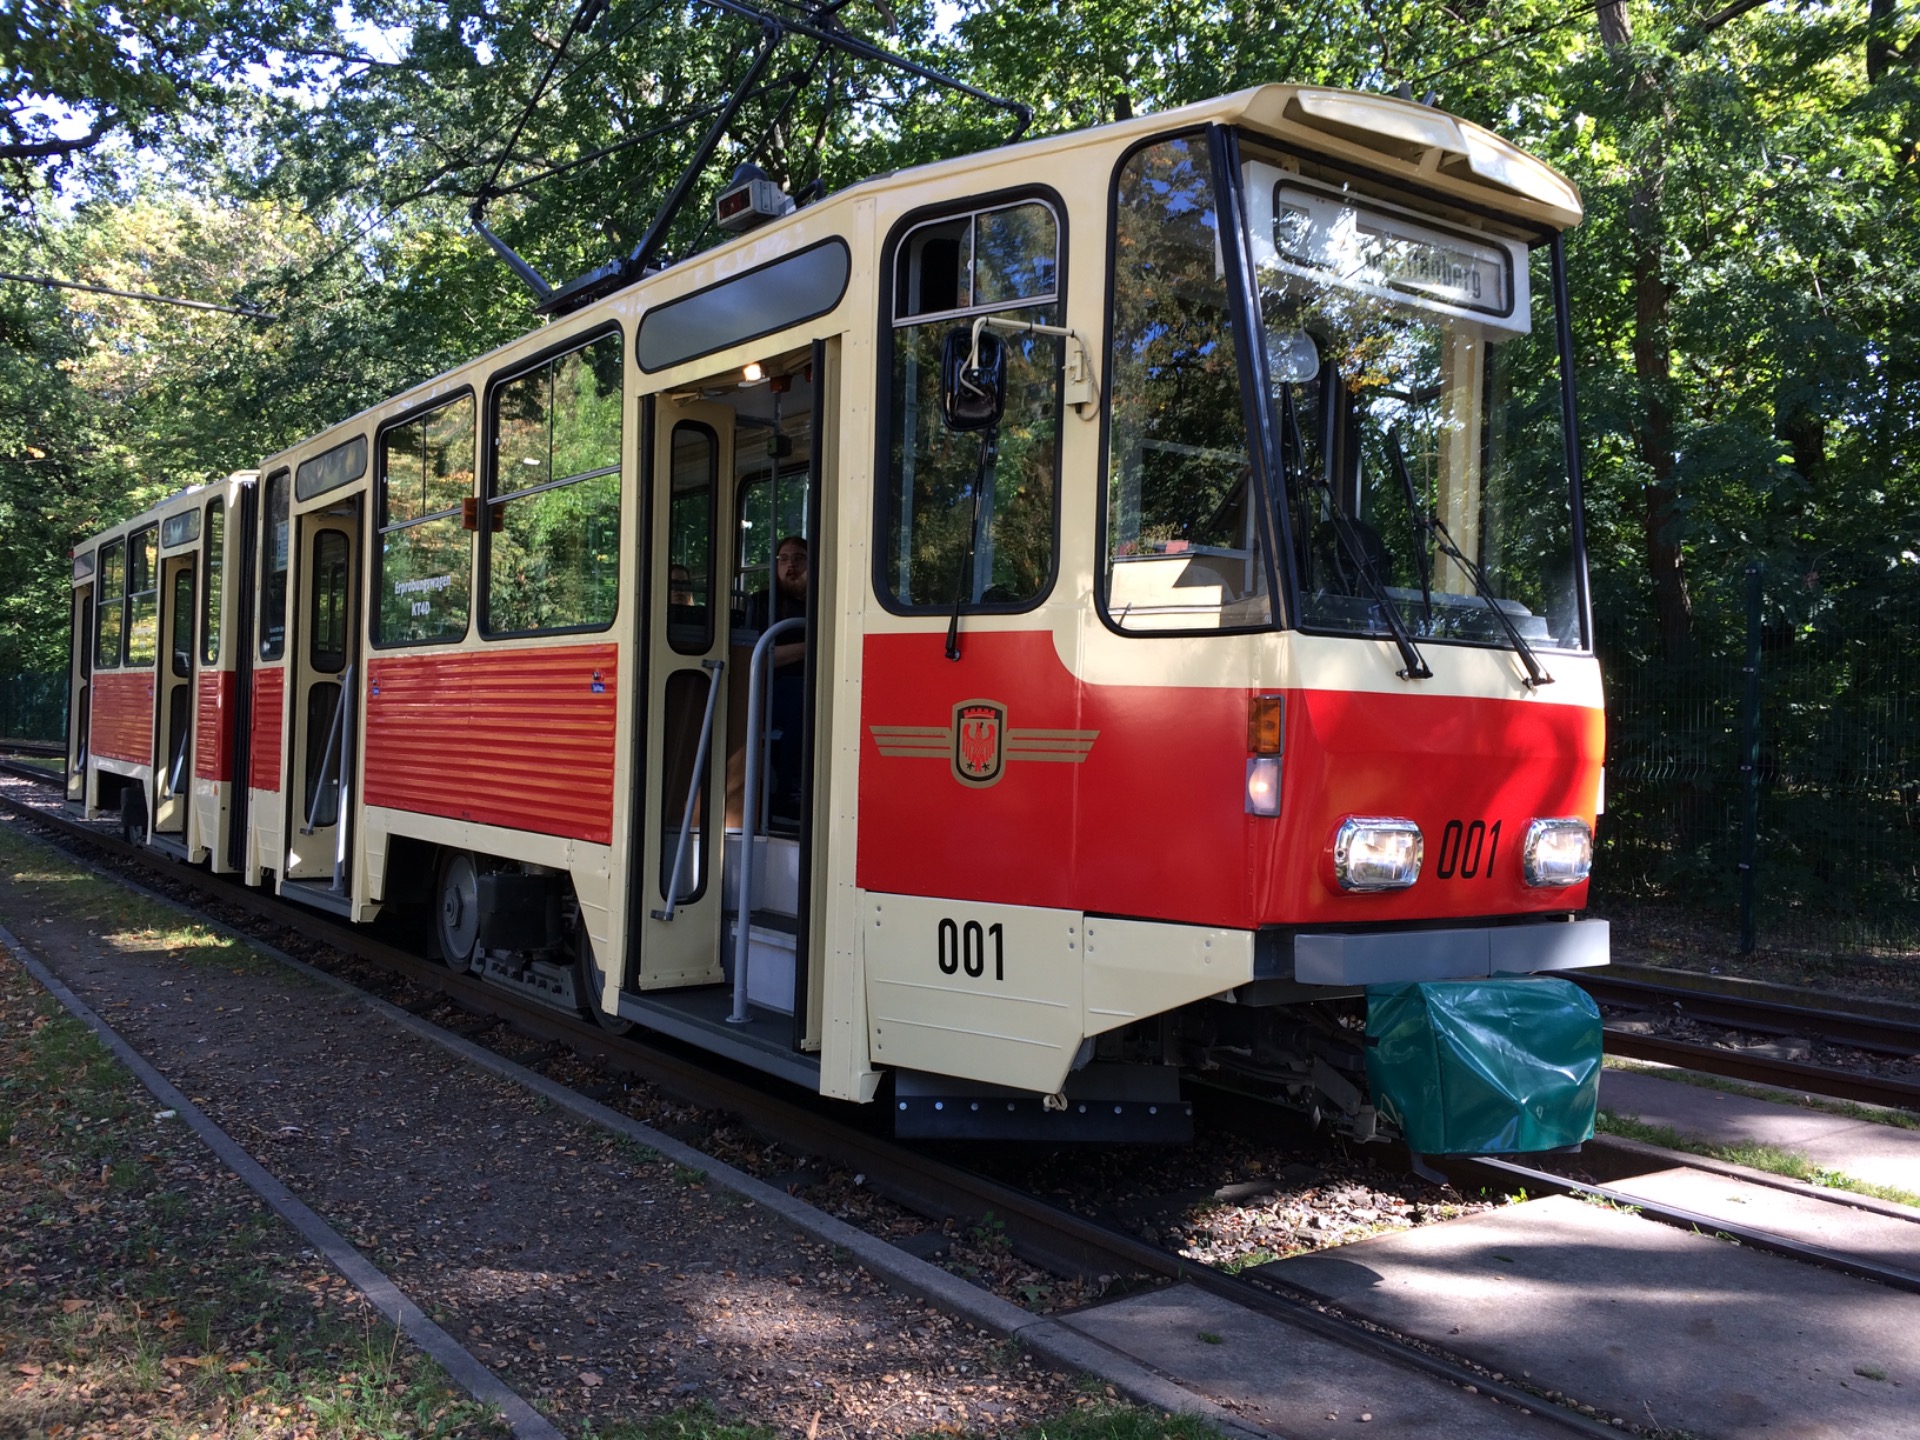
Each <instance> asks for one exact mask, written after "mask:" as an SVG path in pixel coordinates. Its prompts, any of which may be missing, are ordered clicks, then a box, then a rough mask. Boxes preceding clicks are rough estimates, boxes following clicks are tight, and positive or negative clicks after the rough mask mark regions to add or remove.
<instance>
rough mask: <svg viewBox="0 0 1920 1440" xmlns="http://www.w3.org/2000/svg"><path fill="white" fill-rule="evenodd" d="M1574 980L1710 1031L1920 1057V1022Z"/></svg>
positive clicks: (1635, 983)
mask: <svg viewBox="0 0 1920 1440" xmlns="http://www.w3.org/2000/svg"><path fill="white" fill-rule="evenodd" d="M1570 978H1572V979H1573V980H1574V981H1575V982H1576V983H1577V984H1579V985H1580V986H1581V987H1582V988H1583V989H1585V990H1586V991H1587V993H1588V994H1590V995H1592V996H1593V998H1594V999H1596V1000H1598V1001H1600V1002H1601V1003H1602V1004H1605V1005H1639V1006H1646V1007H1649V1008H1657V1009H1666V1008H1668V1007H1677V1008H1678V1010H1679V1012H1680V1013H1681V1014H1683V1015H1685V1016H1686V1017H1687V1018H1688V1019H1690V1020H1698V1021H1700V1022H1701V1023H1702V1024H1706V1025H1725V1026H1728V1027H1730V1028H1733V1029H1740V1030H1753V1031H1758V1032H1761V1033H1764V1034H1768V1035H1792V1036H1806V1037H1808V1038H1810V1039H1811V1038H1818V1039H1822V1040H1828V1041H1831V1042H1833V1043H1834V1044H1836V1045H1851V1046H1854V1047H1856V1048H1858V1049H1862V1050H1877V1051H1881V1052H1883V1053H1885V1054H1888V1055H1920V1021H1912V1020H1898V1019H1894V1018H1892V1017H1889V1016H1880V1015H1866V1014H1861V1013H1858V1012H1856V1011H1850V1010H1844V1009H1842V1010H1824V1009H1813V1008H1810V1007H1808V1006H1805V1005H1797V1004H1794V1003H1792V1002H1790V1001H1785V1000H1776V999H1767V998H1763V997H1758V996H1754V997H1749V996H1744V995H1726V994H1721V993H1711V992H1702V991H1699V990H1689V989H1685V988H1682V987H1680V986H1677V985H1660V984H1656V983H1653V982H1649V981H1645V980H1627V979H1622V978H1621V977H1619V976H1614V975H1583V974H1578V973H1574V974H1572V975H1571V977H1570ZM1841 1003H1843V1004H1844V1003H1845V1002H1844V1001H1842V1002H1841Z"/></svg>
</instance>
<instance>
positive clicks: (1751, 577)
mask: <svg viewBox="0 0 1920 1440" xmlns="http://www.w3.org/2000/svg"><path fill="white" fill-rule="evenodd" d="M1760 584H1761V579H1760V567H1759V566H1758V565H1749V566H1747V663H1746V664H1745V665H1744V666H1742V667H1741V673H1742V674H1743V675H1745V676H1746V688H1745V694H1744V695H1743V696H1742V698H1741V703H1740V789H1741V795H1740V953H1741V954H1742V955H1751V954H1752V953H1753V867H1754V861H1755V855H1756V851H1757V850H1758V848H1759V840H1760Z"/></svg>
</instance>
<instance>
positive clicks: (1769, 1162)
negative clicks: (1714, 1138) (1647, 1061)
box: [1593, 1110, 1920, 1209]
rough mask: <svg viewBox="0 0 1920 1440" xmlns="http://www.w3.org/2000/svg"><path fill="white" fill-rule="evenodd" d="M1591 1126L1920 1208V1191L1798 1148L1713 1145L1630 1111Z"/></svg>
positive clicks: (1600, 1118) (1596, 1119) (1598, 1118)
mask: <svg viewBox="0 0 1920 1440" xmlns="http://www.w3.org/2000/svg"><path fill="white" fill-rule="evenodd" d="M1593 1128H1594V1129H1595V1130H1596V1131H1598V1132H1599V1133H1600V1134H1603V1135H1618V1136H1620V1137H1621V1138H1623V1139H1626V1140H1639V1141H1642V1142H1644V1143H1645V1144H1648V1145H1658V1146H1660V1147H1661V1148H1662V1149H1663V1150H1679V1151H1681V1152H1683V1153H1685V1154H1688V1155H1705V1156H1706V1157H1707V1158H1708V1159H1711V1160H1724V1161H1726V1162H1727V1163H1728V1164H1730V1165H1744V1166H1746V1167H1747V1168H1748V1169H1749V1170H1764V1171H1766V1172H1767V1173H1768V1174H1769V1175H1784V1176H1786V1177H1787V1178H1788V1179H1790V1180H1804V1181H1805V1182H1806V1183H1807V1184H1809V1185H1819V1186H1822V1187H1823V1188H1825V1189H1829V1190H1844V1191H1846V1192H1848V1193H1849V1194H1853V1195H1871V1196H1873V1197H1875V1198H1876V1199H1880V1200H1891V1201H1893V1202H1894V1203H1895V1204H1896V1205H1911V1206H1913V1207H1914V1208H1915V1209H1920V1195H1917V1194H1915V1193H1914V1192H1913V1191H1911V1190H1902V1189H1901V1188H1900V1187H1899V1186H1897V1185H1874V1184H1871V1183H1869V1182H1868V1181H1865V1180H1856V1179H1854V1178H1853V1176H1851V1175H1843V1174H1841V1173H1840V1172H1839V1171H1838V1170H1828V1169H1826V1168H1824V1167H1822V1166H1819V1165H1816V1164H1814V1162H1813V1161H1811V1160H1809V1159H1808V1158H1807V1157H1806V1156H1805V1155H1802V1154H1800V1153H1799V1152H1798V1151H1795V1150H1782V1149H1781V1148H1780V1147H1778V1146H1777V1145H1754V1144H1745V1145H1714V1144H1710V1143H1708V1142H1707V1141H1705V1140H1696V1139H1694V1138H1693V1137H1692V1136H1689V1135H1682V1134H1681V1133H1680V1132H1679V1131H1678V1130H1675V1129H1674V1128H1673V1127H1672V1126H1671V1125H1650V1124H1648V1123H1647V1122H1646V1121H1644V1120H1638V1119H1635V1118H1634V1117H1633V1116H1631V1115H1613V1114H1610V1113H1608V1112H1607V1111H1605V1110H1602V1111H1601V1112H1600V1113H1599V1114H1598V1115H1597V1116H1595V1117H1594V1127H1593Z"/></svg>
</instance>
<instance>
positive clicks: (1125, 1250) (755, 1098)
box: [0, 794, 1619, 1440]
mask: <svg viewBox="0 0 1920 1440" xmlns="http://www.w3.org/2000/svg"><path fill="white" fill-rule="evenodd" d="M0 807H4V808H6V809H9V810H12V811H14V812H16V813H18V814H20V815H22V816H25V817H27V818H29V819H32V820H37V821H39V822H41V823H42V824H45V825H46V826H48V827H49V828H51V829H54V830H56V831H58V832H59V833H60V834H62V835H64V836H66V837H68V838H70V839H72V840H75V841H79V842H82V843H90V844H94V845H97V846H99V847H100V848H101V849H102V850H105V851H106V852H108V853H109V854H112V855H114V856H116V857H118V858H120V859H122V860H124V861H127V862H129V863H130V864H132V865H134V866H136V867H138V868H139V869H141V870H143V871H145V872H147V873H148V874H151V875H155V876H158V877H161V878H164V879H166V880H169V881H171V882H173V883H175V884H186V885H187V886H189V887H191V888H193V889H195V890H198V891H200V892H201V893H203V894H204V895H206V896H207V897H208V899H209V900H212V901H215V902H219V903H226V904H232V905H235V906H237V907H239V908H241V909H243V910H245V911H246V912H247V913H249V914H251V915H254V916H256V917H258V918H261V919H265V920H269V921H272V922H275V923H279V924H289V923H297V925H298V926H299V929H300V931H301V933H302V934H303V935H304V936H306V937H307V938H309V939H312V940H318V941H320V942H322V943H324V944H327V945H329V946H331V947H333V948H335V949H338V950H340V951H342V952H343V953H345V954H347V955H349V956H351V957H352V958H354V959H356V960H361V961H364V962H366V963H369V964H372V965H376V966H378V967H380V968H383V969H387V970H390V971H392V972H395V973H397V974H399V975H400V976H402V977H403V978H405V979H408V980H411V981H414V982H416V983H418V984H420V985H422V986H423V987H425V988H427V989H429V990H433V991H437V992H438V993H440V994H442V995H444V996H446V997H447V998H448V999H450V1000H452V1001H454V1002H455V1003H456V1004H458V1005H460V1006H462V1007H463V1008H466V1009H468V1010H472V1011H476V1012H478V1013H480V1014H482V1015H485V1016H489V1017H491V1018H492V1019H494V1020H496V1021H498V1022H500V1023H502V1024H504V1025H507V1026H509V1027H511V1028H512V1029H513V1030H514V1031H515V1032H517V1033H519V1034H521V1035H523V1036H525V1037H527V1038H529V1039H533V1040H541V1041H547V1042H550V1043H553V1044H557V1045H561V1046H565V1047H566V1048H568V1049H570V1050H572V1051H573V1052H574V1053H576V1054H578V1055H582V1056H586V1057H589V1058H592V1059H596V1060H599V1061H601V1062H603V1063H604V1064H605V1065H606V1066H607V1067H608V1068H609V1069H612V1070H614V1071H616V1072H621V1073H625V1074H627V1075H630V1076H633V1077H635V1078H638V1079H642V1080H646V1081H648V1082H650V1083H652V1084H654V1085H656V1086H657V1087H659V1088H660V1089H661V1090H663V1091H665V1092H667V1093H669V1094H671V1095H673V1096H675V1097H676V1098H679V1099H682V1100H685V1101H687V1102H689V1103H691V1104H694V1105H697V1106H700V1107H701V1108H705V1109H714V1110H720V1111H724V1112H726V1113H728V1114H730V1115H731V1116H732V1117H733V1118H734V1119H735V1120H736V1121H738V1123H740V1124H741V1125H743V1126H745V1127H746V1128H747V1129H749V1130H752V1131H754V1132H756V1133H760V1134H764V1135H766V1136H768V1137H769V1138H770V1139H773V1140H775V1141H777V1142H778V1143H780V1144H781V1145H782V1146H784V1147H787V1148H789V1149H793V1150H797V1151H799V1152H801V1153H805V1154H811V1155H815V1156H819V1157H821V1158H824V1159H827V1160H829V1161H831V1162H832V1163H834V1164H836V1165H839V1166H842V1167H844V1168H847V1169H851V1170H853V1171H854V1172H855V1173H858V1174H862V1175H864V1176H865V1177H866V1184H867V1185H868V1186H869V1187H871V1188H872V1189H874V1190H876V1191H878V1192H879V1193H881V1194H884V1195H886V1196H888V1197H889V1198H890V1199H893V1200H895V1201H896V1202H898V1203H899V1204H901V1205H903V1206H905V1207H906V1208H908V1209H910V1210H913V1211H915V1212H917V1213H919V1214H922V1215H927V1216H931V1217H938V1218H942V1219H945V1218H954V1219H958V1220H961V1221H980V1220H983V1219H985V1218H987V1217H989V1216H991V1217H992V1218H994V1219H996V1220H998V1221H999V1222H1000V1223H1001V1224H1002V1225H1003V1226H1004V1227H1005V1230H1006V1233H1007V1235H1008V1237H1009V1239H1010V1240H1011V1241H1012V1242H1013V1243H1014V1244H1015V1246H1016V1247H1017V1248H1018V1249H1019V1251H1020V1253H1021V1254H1023V1255H1024V1256H1026V1257H1027V1258H1029V1259H1031V1260H1033V1261H1035V1262H1036V1263H1039V1264H1042V1265H1045V1266H1047V1267H1048V1268H1050V1269H1053V1270H1054V1271H1055V1272H1056V1273H1078V1274H1086V1275H1100V1274H1110V1275H1112V1274H1118V1275H1125V1274H1144V1275H1147V1276H1151V1277H1153V1278H1154V1279H1158V1280H1166V1281H1172V1282H1180V1283H1186V1284H1190V1285H1192V1286H1194V1287H1195V1288H1196V1289H1200V1290H1204V1291H1207V1292H1208V1293H1210V1294H1213V1295H1216V1296H1219V1297H1220V1298H1222V1299H1226V1300H1229V1301H1231V1302H1233V1303H1236V1304H1239V1305H1242V1306H1244V1307H1246V1308H1247V1309H1249V1310H1252V1311H1254V1312H1256V1313H1259V1314H1262V1315H1265V1316H1267V1317H1268V1318H1271V1319H1273V1320H1276V1321H1278V1322H1279V1323H1281V1324H1285V1325H1289V1326H1293V1327H1295V1328H1298V1329H1302V1330H1306V1331H1309V1332H1311V1333H1313V1334H1315V1335H1317V1336H1319V1337H1320V1338H1323V1339H1326V1340H1329V1341H1332V1342H1333V1343H1336V1344H1340V1345H1344V1346H1346V1347H1347V1348H1349V1349H1353V1350H1358V1351H1360V1352H1362V1353H1364V1354H1367V1355H1370V1356H1372V1357H1374V1358H1376V1359H1380V1360H1384V1361H1386V1362H1388V1363H1391V1364H1396V1365H1399V1366H1401V1367H1403V1368H1410V1369H1413V1370H1416V1371H1420V1372H1423V1373H1425V1374H1428V1375H1431V1376H1434V1377H1437V1378H1439V1379H1442V1380H1445V1381H1447V1382H1449V1383H1451V1384H1454V1385H1459V1386H1463V1387H1464V1386H1468V1385H1471V1386H1473V1387H1475V1388H1476V1389H1477V1390H1478V1391H1479V1393H1481V1394H1483V1395H1486V1396H1488V1397H1490V1398H1492V1399H1496V1400H1498V1401H1500V1402H1501V1403H1503V1404H1507V1405H1512V1406H1516V1407H1522V1408H1525V1409H1528V1410H1531V1411H1532V1412H1533V1413H1535V1414H1536V1415H1539V1416H1541V1417H1542V1418H1544V1419H1547V1420H1549V1421H1551V1422H1553V1423H1557V1424H1559V1425H1561V1426H1562V1427H1564V1428H1565V1429H1566V1430H1568V1431H1569V1432H1570V1433H1572V1434H1576V1435H1581V1436H1586V1437H1589V1440H1600V1437H1615V1440H1617V1437H1618V1435H1619V1431H1618V1430H1617V1429H1614V1428H1613V1427H1611V1426H1608V1425H1605V1424H1602V1423H1600V1422H1599V1421H1596V1420H1592V1419H1590V1418H1588V1417H1587V1416H1584V1415H1581V1414H1580V1413H1578V1412H1577V1411H1575V1410H1572V1409H1568V1408H1566V1407H1565V1406H1563V1405H1562V1404H1560V1403H1559V1402H1556V1401H1551V1400H1547V1399H1545V1398H1544V1396H1542V1395H1539V1394H1535V1393H1533V1392H1531V1391H1528V1390H1524V1389H1521V1388H1519V1387H1517V1386H1514V1385H1511V1384H1507V1383H1504V1382H1502V1381H1497V1380H1494V1379H1493V1378H1492V1376H1491V1373H1490V1372H1488V1371H1487V1370H1485V1369H1482V1368H1480V1367H1477V1366H1475V1365H1474V1364H1473V1363H1472V1362H1470V1361H1467V1360H1465V1359H1463V1358H1459V1357H1455V1356H1451V1355H1448V1354H1446V1353H1445V1352H1443V1351H1438V1350H1437V1347H1434V1346H1432V1344H1431V1342H1423V1341H1419V1340H1417V1339H1413V1338H1408V1337H1402V1336H1398V1335H1395V1334H1393V1333H1392V1332H1390V1331H1385V1330H1382V1329H1380V1328H1378V1327H1374V1326H1371V1325H1362V1324H1361V1323H1360V1322H1357V1321H1351V1320H1347V1319H1344V1318H1341V1317H1340V1316H1339V1315H1338V1314H1334V1313H1328V1311H1327V1310H1326V1309H1324V1308H1322V1302H1317V1301H1315V1300H1314V1299H1312V1298H1310V1297H1305V1296H1301V1295H1299V1294H1297V1293H1295V1292H1291V1291H1290V1290H1289V1289H1288V1287H1286V1286H1285V1284H1284V1282H1283V1281H1282V1280H1280V1279H1279V1277H1274V1276H1260V1277H1257V1278H1256V1279H1242V1278H1240V1277H1238V1276H1234V1275H1228V1274H1225V1273H1223V1272H1221V1271H1219V1270H1215V1269H1212V1268H1211V1267H1209V1266H1206V1265H1202V1264H1200V1263H1198V1262H1195V1261H1191V1260H1188V1259H1185V1258H1184V1257H1182V1256H1180V1255H1178V1254H1175V1253H1173V1252H1171V1251H1168V1250H1165V1249H1162V1248H1161V1247H1159V1246H1156V1245H1152V1244H1150V1243H1148V1242H1146V1241H1143V1240H1139V1239H1136V1238H1135V1237H1133V1236H1130V1235H1127V1234H1124V1233H1122V1232H1120V1231H1118V1230H1115V1229H1114V1228H1113V1227H1112V1226H1110V1225H1107V1224H1105V1223H1103V1222H1101V1221H1099V1220H1097V1219H1093V1218H1090V1217H1088V1216H1084V1215H1078V1214H1075V1213H1074V1212H1072V1211H1068V1210H1063V1209H1061V1208H1060V1207H1058V1206H1055V1205H1052V1204H1049V1203H1048V1202H1046V1201H1044V1200H1041V1199H1039V1198H1038V1197H1036V1196H1033V1195H1030V1194H1027V1193H1025V1192H1023V1191H1020V1190H1017V1189H1015V1188H1013V1187H1011V1186H1008V1185H1005V1184H1003V1183H1001V1182H999V1181H997V1180H994V1179H992V1178H990V1177H988V1176H984V1175H981V1174H979V1173H977V1172H975V1171H972V1170H968V1169H966V1168H965V1167H962V1166H957V1165H952V1164H949V1163H947V1162H944V1161H941V1160H937V1159H934V1158H932V1157H930V1156H927V1155H924V1154H921V1153H918V1152H916V1151H912V1150H908V1149H906V1148H904V1147H902V1146H901V1145H899V1144H898V1143H897V1142H895V1141H893V1140H891V1139H889V1138H887V1137H884V1136H880V1135H876V1134H873V1133H871V1132H869V1131H867V1130H864V1129H862V1128H860V1127H859V1126H856V1125H852V1124H849V1123H848V1122H847V1121H846V1120H845V1119H842V1118H837V1117H834V1116H831V1115H827V1114H823V1113H820V1111H819V1110H818V1109H817V1108H816V1106H817V1104H818V1102H814V1104H807V1103H800V1102H797V1101H795V1100H793V1099H790V1098H787V1097H786V1096H785V1095H782V1094H779V1093H775V1092H774V1091H772V1090H770V1089H769V1087H770V1086H779V1088H780V1089H788V1090H791V1089H792V1088H793V1087H787V1086H784V1085H780V1082H777V1081H772V1080H769V1079H768V1077H765V1076H760V1075H757V1074H755V1075H753V1076H751V1077H750V1078H747V1077H739V1076H735V1075H730V1074H726V1073H722V1072H720V1071H717V1070H716V1069H714V1068H713V1065H712V1062H711V1059H710V1057H708V1058H702V1059H700V1060H698V1061H696V1060H694V1059H691V1058H688V1057H686V1056H683V1055H680V1054H677V1053H675V1052H674V1050H673V1049H670V1048H667V1047H666V1046H662V1045H660V1044H658V1043H656V1042H652V1041H636V1040H635V1039H633V1038H632V1037H631V1036H628V1037H621V1036H615V1035H613V1034H611V1033H609V1032H606V1031H603V1030H601V1029H599V1028H598V1027H597V1026H595V1025H594V1024H593V1023H592V1022H591V1021H589V1020H584V1019H576V1018H574V1017H571V1016H569V1015H566V1014H563V1013H561V1012H560V1011H558V1010H555V1009H551V1008H549V1007H547V1006H544V1005H540V1004H538V1003H535V1002H530V1001H526V1000H523V999H522V998H521V997H519V996H517V995H515V994H513V993H512V992H511V991H508V990H504V989H501V988H499V987H497V986H493V985H488V984H486V983H484V982H482V981H481V980H479V979H477V978H475V977H473V976H470V975H463V974H460V973H458V972H456V971H454V970H452V969H450V968H449V967H447V966H446V965H444V964H437V963H435V962H433V961H429V960H424V959H422V958H420V957H419V956H417V955H413V954H411V953H410V952H408V951H405V950H401V949H399V948H397V947H395V946H392V945H389V944H387V943H385V942H384V941H381V940H378V939H375V938H374V937H372V936H370V935H367V934H365V933H364V932H361V931H357V930H355V929H353V928H351V927H348V926H345V925H342V924H340V923H339V922H337V921H334V920H331V919H329V918H327V917H324V916H319V915H316V914H315V913H314V912H312V911H311V910H309V909H307V908H306V907H304V906H301V905H299V904H297V903H295V902H291V901H286V900H282V899H279V898H278V897H273V896H267V895H264V894H261V893H258V892H255V891H252V890H250V889H248V888H247V887H246V886H245V885H243V884H241V883H240V882H238V881H234V880H231V879H229V878H228V877H226V876H217V875H213V874H211V873H210V872H206V871H199V870H192V869H188V868H186V867H183V866H180V865H177V864H175V863H173V862H170V861H168V860H167V859H166V858H165V857H163V856H157V855H154V854H152V853H150V852H148V851H145V850H144V849H142V848H141V847H139V846H136V845H131V844H128V843H127V842H125V841H122V840H119V839H117V838H116V837H114V836H111V835H107V834H102V833H100V832H98V831H96V830H95V829H94V828H93V827H91V826H89V825H85V824H83V823H81V822H77V821H75V820H73V819H72V818H71V817H69V816H64V815H59V814H54V813H48V812H47V811H44V810H41V809H39V808H37V807H35V806H33V805H29V804H27V803H25V802H23V801H21V800H20V799H18V798H17V797H14V796H10V795H3V794H0ZM247 938H253V939H257V938H259V937H247ZM669 1043H670V1042H669ZM795 1093H804V1092H797V1091H796V1092H795Z"/></svg>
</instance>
